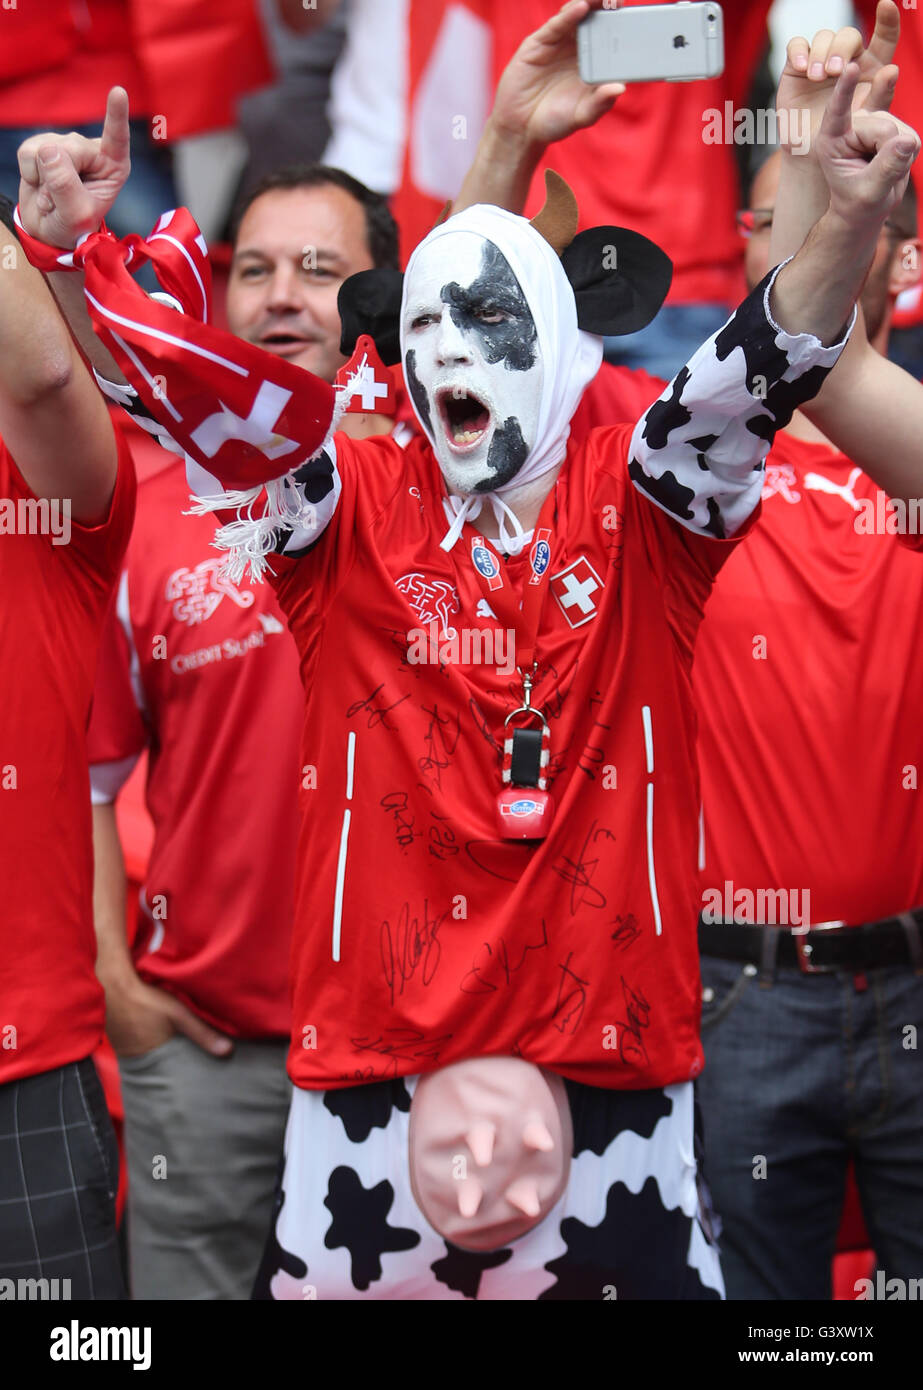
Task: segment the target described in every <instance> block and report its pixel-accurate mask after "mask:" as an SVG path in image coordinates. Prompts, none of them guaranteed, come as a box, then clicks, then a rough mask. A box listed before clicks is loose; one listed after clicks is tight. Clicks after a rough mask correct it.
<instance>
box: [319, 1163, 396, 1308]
mask: <svg viewBox="0 0 923 1390" xmlns="http://www.w3.org/2000/svg"><path fill="white" fill-rule="evenodd" d="M393 1203H394V1188H393V1187H392V1186H391V1184H390V1183H389V1182H388V1180H387V1178H384V1179H382V1181H381V1182H380V1183H378V1184H377V1185H376V1186H375V1187H372V1188H365V1187H363V1186H362V1183H361V1182H360V1180H359V1174H358V1173H357V1172H356V1171H355V1170H354V1169H353V1168H347V1167H345V1166H343V1165H341V1166H340V1167H339V1168H334V1170H333V1172H332V1173H331V1174H330V1181H329V1183H328V1185H327V1196H326V1197H325V1198H324V1206H325V1207H327V1208H328V1209H329V1211H330V1214H331V1216H332V1217H333V1220H332V1221H331V1223H330V1228H329V1230H328V1231H327V1234H326V1235H325V1236H324V1244H325V1245H326V1247H327V1249H328V1250H336V1249H338V1248H339V1247H340V1246H345V1248H346V1249H347V1250H348V1251H349V1255H350V1259H351V1260H352V1281H353V1286H354V1287H355V1288H357V1289H360V1290H362V1291H363V1292H364V1291H365V1290H366V1289H367V1288H368V1286H369V1284H371V1282H372V1280H373V1279H380V1278H381V1257H382V1255H385V1254H387V1253H388V1252H389V1251H395V1250H412V1249H413V1247H414V1246H415V1245H419V1244H420V1237H419V1235H418V1234H417V1232H416V1231H411V1230H409V1229H408V1228H407V1227H406V1226H389V1225H388V1222H387V1216H388V1212H389V1211H390V1210H391V1207H392V1205H393Z"/></svg>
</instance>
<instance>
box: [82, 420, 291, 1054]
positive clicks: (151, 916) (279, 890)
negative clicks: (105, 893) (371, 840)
mask: <svg viewBox="0 0 923 1390" xmlns="http://www.w3.org/2000/svg"><path fill="white" fill-rule="evenodd" d="M142 447H146V449H147V450H148V451H150V452H151V453H152V454H153V455H154V456H155V458H156V459H157V460H158V463H159V464H160V467H159V469H158V470H157V471H156V472H155V473H153V474H152V475H150V476H148V477H147V478H145V480H144V481H143V482H142V483H141V486H140V488H139V492H138V499H139V505H138V516H137V521H136V524H135V529H134V532H133V534H132V538H131V543H130V545H129V548H128V554H127V557H126V562H125V569H124V571H123V574H122V577H121V581H120V583H119V587H118V593H117V599H116V602H115V604H114V605H113V607H112V609H111V610H110V613H109V617H108V621H107V627H106V636H105V641H104V646H103V653H102V657H101V660H100V669H99V677H98V681H97V687H96V696H95V701H94V706H93V719H92V723H91V726H90V736H89V749H90V760H91V762H92V763H93V764H94V766H93V768H92V782H93V791H94V799H95V800H97V801H107V800H111V799H112V798H113V797H114V796H115V794H116V793H117V791H118V789H119V787H120V786H121V784H122V782H123V781H124V780H125V778H127V776H128V773H129V771H130V770H131V767H132V764H133V762H134V760H135V759H136V758H137V756H138V754H139V753H140V752H141V750H142V748H144V747H146V746H149V748H150V761H149V774H148V782H147V797H146V799H147V805H148V809H149V810H150V813H151V817H152V819H153V821H154V826H155V836H154V843H153V847H152V851H151V857H150V863H149V866H148V872H147V877H146V880H145V885H144V889H143V891H142V894H141V899H140V905H141V911H140V914H139V931H138V935H137V938H136V940H135V943H134V947H133V956H134V962H135V968H136V969H137V971H138V973H139V974H140V975H141V977H142V978H143V979H145V980H146V981H147V982H148V983H149V984H154V985H159V986H162V987H163V988H164V989H167V990H169V991H170V993H172V994H175V995H176V996H177V998H179V999H181V1000H182V1001H183V1003H185V1004H187V1005H188V1006H189V1007H190V1008H191V1009H193V1010H194V1011H195V1012H196V1013H197V1014H199V1016H200V1017H202V1018H204V1019H205V1020H206V1022H208V1023H210V1024H212V1025H213V1026H214V1027H215V1028H218V1029H220V1030H221V1031H222V1032H224V1033H229V1034H231V1035H232V1036H235V1037H273V1036H277V1037H282V1036H287V1035H288V1031H289V1021H290V1019H289V987H288V954H289V947H290V942H291V924H292V910H293V879H294V862H295V844H296V840H297V834H298V826H297V822H298V786H299V784H300V781H301V772H300V762H299V759H298V748H299V738H300V734H301V724H302V719H303V715H304V696H303V694H302V690H301V684H300V682H299V679H298V656H297V653H296V650H295V646H294V643H293V642H292V640H291V637H290V636H289V634H288V632H287V631H286V628H285V619H284V617H283V616H282V614H281V612H280V610H279V607H278V604H277V602H276V599H275V597H274V595H273V592H272V590H271V589H270V588H269V587H268V586H267V585H255V586H254V587H252V588H251V587H250V586H249V585H246V584H245V585H242V586H237V585H235V584H231V583H230V582H229V581H228V580H226V579H223V578H220V577H219V575H218V570H219V569H220V568H221V564H222V557H221V556H220V555H219V554H218V553H217V551H215V549H214V548H213V546H212V544H211V542H212V540H213V538H214V525H213V523H212V522H211V519H210V518H203V517H193V516H183V515H182V513H183V512H184V511H186V510H188V507H189V489H188V487H187V486H186V476H185V471H184V468H183V464H182V461H181V460H178V459H176V458H175V457H173V456H171V455H167V454H165V453H164V451H163V450H162V449H161V448H160V447H159V445H157V444H154V443H153V442H152V441H150V440H146V441H143V442H142ZM208 846H220V850H214V849H209V848H208Z"/></svg>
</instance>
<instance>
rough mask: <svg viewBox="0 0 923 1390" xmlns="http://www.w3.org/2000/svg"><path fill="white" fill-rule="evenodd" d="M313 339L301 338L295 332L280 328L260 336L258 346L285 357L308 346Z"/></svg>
mask: <svg viewBox="0 0 923 1390" xmlns="http://www.w3.org/2000/svg"><path fill="white" fill-rule="evenodd" d="M312 342H313V339H311V338H302V337H301V336H300V335H299V334H297V333H285V332H282V331H281V330H280V331H279V332H278V333H267V334H265V335H264V336H263V337H262V338H260V347H261V348H265V349H266V351H267V352H274V353H276V355H277V356H279V357H286V356H288V355H289V354H291V353H298V352H301V351H303V349H304V348H306V347H309V346H310V345H311V343H312Z"/></svg>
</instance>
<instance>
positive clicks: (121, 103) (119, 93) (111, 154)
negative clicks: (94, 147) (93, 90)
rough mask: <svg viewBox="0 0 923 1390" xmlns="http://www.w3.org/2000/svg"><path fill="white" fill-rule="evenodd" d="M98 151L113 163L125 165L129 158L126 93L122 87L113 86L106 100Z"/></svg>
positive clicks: (129, 137) (129, 139) (129, 133)
mask: <svg viewBox="0 0 923 1390" xmlns="http://www.w3.org/2000/svg"><path fill="white" fill-rule="evenodd" d="M99 149H100V153H101V154H104V155H106V156H107V157H108V158H109V159H111V160H112V161H113V162H114V163H115V164H119V165H126V164H128V163H129V162H130V158H131V128H130V126H129V124H128V93H127V92H126V90H125V88H124V87H113V88H112V91H111V92H110V93H109V96H108V99H107V101H106V119H105V121H104V122H103V133H102V139H101V140H100V144H99Z"/></svg>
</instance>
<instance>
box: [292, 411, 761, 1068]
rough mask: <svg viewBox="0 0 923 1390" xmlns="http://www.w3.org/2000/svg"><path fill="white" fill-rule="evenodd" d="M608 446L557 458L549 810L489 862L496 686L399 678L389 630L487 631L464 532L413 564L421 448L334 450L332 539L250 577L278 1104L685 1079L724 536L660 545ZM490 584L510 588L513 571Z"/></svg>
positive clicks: (479, 674) (378, 442)
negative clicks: (284, 794) (277, 861)
mask: <svg viewBox="0 0 923 1390" xmlns="http://www.w3.org/2000/svg"><path fill="white" fill-rule="evenodd" d="M630 436H631V428H630V427H627V426H621V427H616V428H614V429H611V430H600V431H598V432H596V433H595V434H593V435H591V436H590V439H589V441H588V442H587V444H586V445H585V446H582V447H580V446H571V449H570V451H569V456H568V458H569V461H568V465H567V468H566V469H565V470H564V472H563V473H562V475H561V477H560V478H559V479H558V482H557V484H556V493H555V497H556V510H557V524H556V527H555V541H554V547H553V560H552V574H551V578H550V581H549V592H548V594H547V596H546V600H545V607H544V611H543V615H542V624H541V630H540V635H539V639H538V659H539V671H540V679H539V681H538V684H537V687H536V692H535V703H537V704H538V705H540V706H541V707H543V708H544V709H545V711H546V713H547V715H548V718H549V722H550V725H551V750H550V751H551V762H550V768H549V786H550V790H551V793H552V795H553V797H554V799H555V801H556V803H557V810H556V813H555V815H554V818H553V820H552V822H551V826H550V829H549V833H548V836H547V838H546V839H544V840H542V841H540V842H539V843H537V844H534V843H513V842H507V841H502V840H498V838H497V830H496V826H495V814H496V813H495V802H496V797H497V793H498V792H499V790H500V786H501V783H500V777H501V753H502V743H503V737H504V719H505V718H506V716H507V715H508V714H509V713H510V711H511V710H512V709H513V707H514V706H515V705H516V704H518V703H519V698H518V697H519V693H520V685H519V680H518V678H517V676H516V674H515V670H512V671H509V670H508V671H507V672H506V673H505V674H504V673H502V672H500V671H498V670H497V668H496V667H495V666H491V665H488V664H484V665H479V666H477V667H475V669H474V670H472V669H471V668H470V667H468V668H466V667H465V666H463V665H459V664H458V663H457V662H452V663H450V664H449V665H448V666H446V667H443V666H441V665H440V664H439V663H438V659H436V660H435V661H430V660H429V659H427V660H426V661H422V660H421V662H420V664H412V662H411V661H410V660H409V659H408V643H407V634H408V632H409V631H413V630H415V629H419V630H425V631H428V632H429V631H435V630H436V629H438V634H439V640H440V641H442V640H445V638H446V636H447V635H451V633H452V632H453V631H457V629H458V628H459V627H461V626H462V625H464V626H466V627H467V628H469V629H475V628H477V629H483V631H484V632H492V631H493V628H494V625H493V624H492V623H491V622H490V621H489V619H485V618H483V617H481V616H480V613H481V612H482V611H483V610H482V609H481V608H479V603H480V600H482V599H483V597H484V593H483V590H482V588H481V586H480V582H479V579H478V575H477V573H476V571H475V569H474V567H473V564H472V557H471V547H472V535H473V532H472V528H471V527H470V526H469V527H467V528H466V531H465V533H464V534H463V536H462V539H461V540H460V541H459V543H458V545H457V546H456V547H455V549H454V550H453V551H452V552H451V553H446V552H445V551H443V550H441V549H440V547H439V542H440V541H441V539H442V537H443V534H444V532H445V521H444V514H443V510H442V506H441V504H440V497H441V495H442V484H441V476H440V474H439V472H438V469H437V467H436V464H435V460H434V459H433V456H432V452H431V451H430V450H429V446H428V445H427V444H426V443H425V441H422V440H421V439H420V438H419V437H418V438H417V439H415V440H414V441H413V442H412V443H411V444H410V445H409V446H408V448H407V449H406V451H405V452H404V453H402V452H401V450H400V449H399V447H398V446H397V445H396V444H395V443H394V442H393V441H392V440H390V439H388V438H379V439H375V440H366V441H364V442H363V444H362V446H361V448H360V449H357V448H356V446H355V445H353V444H352V443H351V441H348V440H345V439H344V438H343V437H342V436H340V435H338V436H337V468H338V470H339V473H340V476H341V478H342V492H341V494H340V502H339V508H338V512H337V518H336V524H335V526H334V527H333V528H332V530H331V532H328V533H327V535H326V536H325V537H324V539H323V541H322V542H321V543H320V544H319V545H317V546H316V547H314V549H313V550H311V551H309V553H308V554H307V555H305V556H303V558H301V559H300V560H297V561H293V560H289V559H286V558H285V557H276V558H274V560H273V566H274V568H275V569H276V571H277V575H276V578H275V579H274V581H273V582H274V584H275V586H276V588H277V591H278V594H279V598H280V601H281V603H282V607H283V608H284V609H285V611H286V613H287V614H288V616H289V622H290V625H291V628H292V632H293V634H294V636H295V639H296V641H297V642H298V646H299V651H300V653H301V659H302V679H303V682H304V687H305V692H306V695H307V700H308V707H307V718H306V721H305V732H304V741H303V746H302V762H303V764H304V767H305V768H306V769H308V771H307V773H306V789H305V790H304V791H303V792H302V797H303V798H305V800H306V802H307V807H306V809H307V812H308V814H307V816H306V820H305V827H304V831H303V833H302V837H301V843H300V846H299V852H298V885H297V907H296V928H295V942H294V948H293V973H294V1017H293V1037H292V1050H291V1054H290V1059H289V1070H290V1074H291V1076H292V1079H293V1080H294V1081H295V1083H296V1084H297V1085H299V1086H305V1087H308V1088H322V1087H326V1086H329V1085H331V1084H333V1085H336V1084H343V1082H344V1081H345V1082H346V1083H347V1084H349V1083H350V1082H361V1081H367V1080H371V1079H375V1078H381V1077H387V1076H394V1075H398V1074H408V1073H411V1074H412V1073H414V1072H418V1071H420V1070H425V1069H427V1068H429V1067H432V1066H434V1065H440V1066H443V1065H446V1064H448V1063H450V1062H452V1061H456V1060H458V1059H459V1058H462V1057H467V1056H478V1055H490V1054H494V1053H497V1054H509V1053H514V1054H517V1055H521V1056H523V1057H525V1058H527V1059H528V1060H530V1061H533V1062H536V1063H538V1064H540V1065H543V1066H547V1067H550V1068H552V1069H553V1070H555V1071H558V1072H560V1073H562V1074H563V1075H565V1076H570V1077H573V1078H574V1079H576V1080H580V1081H584V1082H587V1083H589V1084H594V1085H601V1086H620V1087H629V1088H631V1087H650V1086H660V1085H665V1084H667V1083H669V1082H673V1081H678V1080H686V1079H688V1078H689V1077H690V1076H693V1075H695V1074H696V1073H697V1071H698V1070H699V1067H700V1065H701V1052H700V1049H699V1042H698V1037H697V1030H696V1025H697V1018H698V1003H697V1000H698V965H697V955H696V943H695V919H696V851H697V834H698V815H699V796H698V786H697V777H696V769H695V758H694V751H693V737H694V733H693V717H692V713H691V703H690V696H691V690H690V668H691V662H692V645H693V639H694V635H695V631H696V628H697V626H698V623H699V620H700V617H701V613H702V607H703V605H704V602H705V598H706V595H707V593H708V591H709V588H710V584H711V580H712V576H713V574H714V572H715V571H716V570H717V568H718V567H719V565H720V564H721V562H722V560H723V559H724V558H725V556H726V554H727V553H728V551H729V550H730V549H732V548H733V545H734V543H735V542H721V541H715V540H712V539H708V538H705V537H702V536H699V535H696V534H694V533H692V532H690V531H688V530H685V529H683V528H682V527H680V526H678V525H677V524H676V522H675V521H673V520H672V519H671V518H669V517H668V516H667V515H666V514H665V513H664V512H662V511H660V510H659V509H658V508H656V507H654V506H652V505H651V504H650V502H649V501H647V500H646V499H645V498H644V497H643V496H641V495H640V494H639V492H638V491H637V490H636V488H635V487H634V486H633V485H632V484H631V482H630V481H629V479H628V476H627V472H626V467H627V459H626V454H627V449H628V444H629V439H630ZM414 499H418V505H416V506H414V505H413V501H414ZM607 509H608V510H607ZM507 563H508V567H509V570H510V572H511V573H512V574H513V575H515V576H516V579H515V582H516V583H517V584H518V583H520V582H521V581H522V578H523V577H524V575H525V572H526V571H525V568H524V567H525V566H526V565H527V564H528V556H527V555H526V554H523V555H522V556H520V557H519V558H517V559H514V560H511V561H509V562H507ZM431 624H435V628H433V627H431V626H430V625H431ZM344 716H345V727H344ZM524 795H525V793H524ZM320 827H323V833H318V831H319V828H320ZM370 876H372V877H373V878H374V883H375V891H374V893H373V894H371V893H370V892H369V879H370Z"/></svg>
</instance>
